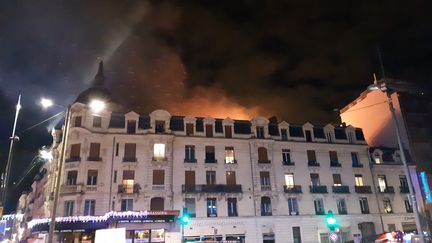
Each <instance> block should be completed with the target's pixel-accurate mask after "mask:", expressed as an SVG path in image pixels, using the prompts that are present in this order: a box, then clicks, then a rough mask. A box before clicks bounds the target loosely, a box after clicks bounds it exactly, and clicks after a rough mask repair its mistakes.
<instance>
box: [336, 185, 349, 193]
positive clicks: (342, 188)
mask: <svg viewBox="0 0 432 243" xmlns="http://www.w3.org/2000/svg"><path fill="white" fill-rule="evenodd" d="M332 191H333V193H350V190H349V186H332Z"/></svg>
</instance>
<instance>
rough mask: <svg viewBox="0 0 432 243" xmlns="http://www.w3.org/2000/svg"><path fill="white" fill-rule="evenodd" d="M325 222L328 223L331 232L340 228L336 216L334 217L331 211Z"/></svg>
mask: <svg viewBox="0 0 432 243" xmlns="http://www.w3.org/2000/svg"><path fill="white" fill-rule="evenodd" d="M325 221H326V224H327V227H328V228H329V229H330V230H335V229H337V228H339V226H338V222H337V220H336V218H335V216H334V215H333V212H332V211H331V210H329V211H328V212H327V215H326V218H325Z"/></svg>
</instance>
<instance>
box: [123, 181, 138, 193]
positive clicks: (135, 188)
mask: <svg viewBox="0 0 432 243" xmlns="http://www.w3.org/2000/svg"><path fill="white" fill-rule="evenodd" d="M140 190H141V186H140V185H139V184H137V183H135V184H134V185H133V187H132V188H130V186H128V185H118V193H122V194H134V193H139V192H140Z"/></svg>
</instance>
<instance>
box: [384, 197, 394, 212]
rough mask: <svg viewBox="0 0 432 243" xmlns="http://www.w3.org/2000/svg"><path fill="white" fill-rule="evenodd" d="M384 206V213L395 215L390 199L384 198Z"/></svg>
mask: <svg viewBox="0 0 432 243" xmlns="http://www.w3.org/2000/svg"><path fill="white" fill-rule="evenodd" d="M383 205H384V212H385V213H393V209H392V206H391V202H390V199H388V198H384V200H383Z"/></svg>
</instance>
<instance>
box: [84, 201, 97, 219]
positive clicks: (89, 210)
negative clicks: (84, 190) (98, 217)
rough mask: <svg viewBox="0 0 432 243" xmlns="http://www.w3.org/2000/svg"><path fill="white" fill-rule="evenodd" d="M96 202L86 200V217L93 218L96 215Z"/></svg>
mask: <svg viewBox="0 0 432 243" xmlns="http://www.w3.org/2000/svg"><path fill="white" fill-rule="evenodd" d="M95 208H96V200H85V202H84V215H85V216H93V215H95Z"/></svg>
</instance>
